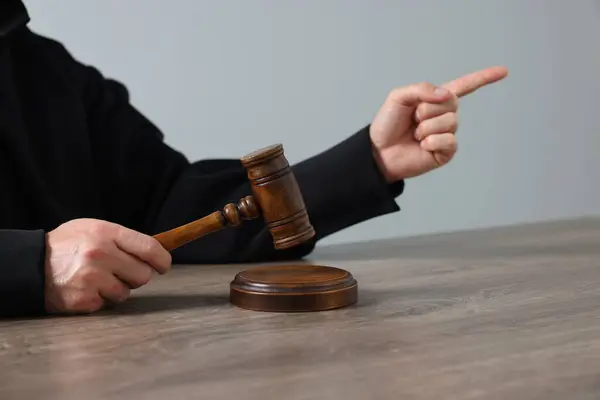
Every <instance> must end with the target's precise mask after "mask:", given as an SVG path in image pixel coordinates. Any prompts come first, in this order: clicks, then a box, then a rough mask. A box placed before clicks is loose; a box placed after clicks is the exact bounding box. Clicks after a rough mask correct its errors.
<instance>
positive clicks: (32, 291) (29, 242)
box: [0, 230, 46, 317]
mask: <svg viewBox="0 0 600 400" xmlns="http://www.w3.org/2000/svg"><path fill="white" fill-rule="evenodd" d="M45 249H46V235H45V232H44V231H41V230H36V231H22V230H0V277H2V279H0V316H2V317H22V316H30V315H34V316H35V315H40V314H43V313H44V310H45V307H44V255H45Z"/></svg>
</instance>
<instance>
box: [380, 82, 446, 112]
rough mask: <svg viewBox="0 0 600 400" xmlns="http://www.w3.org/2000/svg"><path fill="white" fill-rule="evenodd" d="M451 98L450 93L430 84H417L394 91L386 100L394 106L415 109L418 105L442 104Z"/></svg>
mask: <svg viewBox="0 0 600 400" xmlns="http://www.w3.org/2000/svg"><path fill="white" fill-rule="evenodd" d="M451 98H452V92H450V91H449V90H448V89H445V88H443V87H439V86H435V85H432V84H430V83H427V82H424V83H418V84H414V85H409V86H404V87H401V88H398V89H394V90H393V91H392V92H391V93H390V95H389V98H388V100H389V101H391V102H392V103H394V104H395V105H396V106H402V107H416V106H417V105H419V104H420V103H443V102H445V101H447V100H450V99H451Z"/></svg>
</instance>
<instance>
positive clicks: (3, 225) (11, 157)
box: [0, 0, 404, 316]
mask: <svg viewBox="0 0 600 400" xmlns="http://www.w3.org/2000/svg"><path fill="white" fill-rule="evenodd" d="M28 21H29V17H28V14H27V11H26V9H25V7H24V5H23V4H22V3H21V1H18V0H3V1H2V2H1V3H0V315H2V316H35V315H43V314H44V313H45V311H44V281H45V276H44V264H45V254H46V242H45V237H46V236H45V235H46V233H47V232H48V231H50V230H52V229H54V228H56V227H57V226H59V225H60V224H61V223H64V222H66V221H69V220H72V219H75V218H84V217H85V218H97V219H102V220H107V221H111V222H114V223H118V224H121V225H124V226H127V227H129V228H132V229H135V230H137V231H140V232H143V233H147V234H154V233H157V232H161V231H164V230H167V229H170V228H173V227H176V226H178V225H181V224H184V223H187V222H189V221H191V220H194V219H196V218H200V217H203V216H205V215H207V214H209V213H211V212H213V211H215V210H217V209H220V208H221V207H222V206H223V205H225V204H226V203H228V202H237V200H238V199H239V198H240V197H243V196H245V195H248V194H250V187H249V184H248V180H247V177H246V171H245V170H244V168H243V167H242V165H241V164H240V162H239V160H236V159H209V160H202V161H197V162H190V161H188V160H187V159H186V157H184V155H182V154H181V153H180V152H178V151H176V150H174V149H173V148H171V147H169V146H168V145H166V144H165V143H164V141H163V135H162V133H161V132H160V131H159V130H158V129H157V128H156V127H155V126H154V125H153V124H152V123H151V122H150V121H149V120H148V119H146V118H145V117H144V116H143V115H142V114H141V113H140V112H139V111H138V110H136V109H135V108H134V107H133V106H132V105H131V104H130V102H129V98H128V92H127V89H126V88H125V87H124V86H123V85H122V84H120V83H119V82H115V81H114V80H111V79H108V78H105V77H104V76H102V74H101V73H100V72H99V70H98V69H96V68H94V67H92V66H88V65H85V64H83V63H81V62H79V61H77V60H76V59H74V58H73V57H72V56H71V55H70V53H69V52H68V51H67V50H66V49H65V48H64V47H63V46H62V45H61V44H60V43H58V42H56V41H54V40H51V39H49V38H46V37H42V36H41V35H38V34H36V33H34V32H32V31H31V30H30V29H29V28H28V27H27V23H28ZM249 150H250V151H251V150H254V149H249ZM293 171H294V174H295V176H296V178H297V180H298V183H299V185H300V188H301V191H302V193H303V196H304V199H305V203H306V206H307V210H308V213H309V216H310V219H311V221H312V223H313V226H314V227H315V229H316V232H317V237H316V238H315V239H314V240H313V241H311V242H309V243H306V244H305V245H303V246H300V247H296V248H292V249H289V250H274V248H273V243H272V239H271V237H270V234H269V231H268V230H267V229H266V228H265V225H264V223H263V221H262V220H260V219H259V220H254V221H251V222H246V223H245V224H243V226H241V227H238V228H234V229H231V228H228V229H225V230H222V231H219V232H217V233H213V234H210V235H208V236H205V237H204V238H202V239H199V240H197V241H194V242H192V243H189V244H188V245H186V246H184V247H182V248H180V249H178V250H176V251H174V252H173V262H174V263H197V264H201V263H236V262H262V261H273V260H277V259H293V258H301V257H303V256H305V255H307V254H309V253H310V252H311V251H312V250H313V248H314V246H315V242H316V241H318V240H319V239H321V238H323V237H325V236H328V235H331V234H332V233H335V232H338V231H340V230H342V229H344V228H347V227H349V226H352V225H354V224H357V223H359V222H362V221H365V220H368V219H371V218H374V217H377V216H380V215H384V214H388V213H392V212H395V211H398V210H399V207H398V206H397V204H396V202H395V198H396V197H397V196H399V195H400V194H401V193H402V191H403V189H404V182H402V181H401V182H398V183H396V184H394V185H387V184H386V182H385V180H384V179H383V176H382V175H381V173H380V171H379V170H378V169H377V167H376V164H375V162H374V159H373V156H372V153H371V142H370V140H369V134H368V127H366V128H363V129H361V130H359V131H358V132H356V133H354V134H353V135H351V136H349V137H348V139H346V140H344V141H343V142H342V143H339V144H338V145H336V146H334V147H332V148H330V149H326V150H325V151H323V152H322V153H320V154H317V155H315V156H313V157H311V158H309V159H307V160H305V161H303V162H301V163H298V164H297V165H294V166H293Z"/></svg>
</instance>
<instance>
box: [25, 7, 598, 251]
mask: <svg viewBox="0 0 600 400" xmlns="http://www.w3.org/2000/svg"><path fill="white" fill-rule="evenodd" d="M26 4H27V5H28V7H29V10H30V12H31V15H32V18H33V22H32V25H31V26H32V27H33V28H35V29H36V30H38V31H39V32H41V33H44V34H47V35H51V36H53V37H55V38H57V39H59V40H61V41H63V42H64V43H65V44H66V45H67V46H68V47H69V48H70V49H71V51H72V52H73V54H74V55H75V56H76V57H77V58H79V59H80V60H82V61H85V62H88V63H93V64H95V65H96V66H98V67H99V68H100V69H101V70H102V71H103V72H104V73H105V74H107V75H109V76H111V77H116V78H118V79H120V80H122V81H123V82H125V83H126V84H127V86H128V87H129V88H130V90H131V92H132V95H133V101H134V103H135V104H136V105H137V106H138V107H139V108H140V109H141V110H142V111H143V112H144V113H145V114H146V115H148V116H150V117H151V119H152V120H153V121H154V122H155V123H157V124H158V125H159V126H160V127H161V128H162V129H163V130H164V132H165V133H166V135H167V141H168V143H169V144H171V145H172V146H174V147H176V148H178V149H180V150H184V152H185V153H186V154H187V155H188V156H189V157H190V158H193V159H196V158H204V157H222V156H223V157H238V156H240V155H242V154H244V153H246V152H248V151H250V150H254V149H255V148H257V147H259V146H262V145H265V144H270V143H272V142H283V143H284V145H285V147H286V149H287V154H288V158H289V159H290V161H292V162H295V161H299V160H301V159H303V158H305V157H309V156H311V155H313V154H314V153H316V152H319V151H321V150H323V149H324V148H326V147H328V146H330V145H333V144H335V143H336V142H338V141H340V140H342V139H344V138H345V137H346V136H348V135H350V134H352V133H353V132H354V131H355V130H357V129H359V128H360V127H362V126H363V125H365V124H366V123H368V122H369V121H370V120H371V118H372V117H373V115H374V113H375V112H376V111H377V109H378V107H379V106H380V104H381V102H382V100H383V99H384V97H385V96H386V94H387V92H388V91H389V90H390V89H392V88H393V87H395V86H400V85H406V84H409V83H412V82H418V81H422V80H427V81H430V82H433V83H443V82H445V81H446V80H449V79H452V78H454V77H456V76H459V75H461V74H464V73H467V72H470V71H473V70H476V69H479V68H483V67H486V66H488V65H496V64H503V65H506V66H508V67H509V69H510V77H509V79H508V80H506V81H505V82H504V83H502V84H500V85H497V86H494V87H490V88H488V89H486V90H484V91H481V92H478V93H476V94H474V95H471V96H470V97H467V98H465V99H464V100H463V102H462V106H461V107H462V108H461V127H460V131H459V133H458V139H459V152H458V154H457V157H456V159H455V160H454V161H453V162H452V163H451V164H450V165H448V166H447V167H445V168H443V169H441V170H438V171H436V172H434V173H431V174H429V175H426V176H423V177H420V178H418V179H414V180H411V181H409V182H408V186H407V191H406V194H405V195H404V196H402V197H401V198H400V199H399V202H400V205H401V207H402V209H403V211H402V212H401V213H398V214H397V215H393V216H388V217H383V218H378V219H376V220H373V221H370V222H368V223H364V224H362V225H359V226H356V227H353V228H351V229H348V230H346V231H344V232H342V233H340V234H338V235H335V236H334V237H332V238H330V239H329V240H327V242H342V241H349V240H362V239H369V238H374V237H385V236H392V235H412V234H421V233H427V232H436V231H447V230H458V229H465V228H473V227H484V226H490V225H504V224H510V223H516V222H522V221H535V220H541V219H549V218H563V217H568V216H579V215H586V214H599V213H600V185H599V183H600V179H599V177H600V173H599V167H598V159H599V155H600V129H599V128H598V127H599V124H598V121H599V115H600V77H599V74H600V6H599V5H598V2H597V1H593V0H577V1H564V0H528V1H525V0H512V1H510V0H496V1H492V0H488V1H477V0H471V1H468V0H461V1H456V0H455V1H447V0H435V1H433V0H428V1H412V0H411V1H409V0H404V1H400V0H397V1H383V0H379V1H374V0H368V1H367V0H362V1H358V0H328V1H322V0H321V1H317V0H313V1H291V0H287V1H280V0H271V1H268V0H254V1H247V0H235V1H234V0H228V1H207V0H204V1H203V0H170V1H164V0H127V1H122V0H85V1H81V0H52V1H48V0H29V1H27V2H26ZM209 140H215V141H216V144H215V145H213V146H209V145H208V144H207V143H208V141H209ZM320 141H323V143H321V144H320V143H318V142H320Z"/></svg>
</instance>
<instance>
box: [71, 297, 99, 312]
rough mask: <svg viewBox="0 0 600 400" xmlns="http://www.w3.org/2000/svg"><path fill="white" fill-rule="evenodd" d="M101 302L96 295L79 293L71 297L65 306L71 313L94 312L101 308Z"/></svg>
mask: <svg viewBox="0 0 600 400" xmlns="http://www.w3.org/2000/svg"><path fill="white" fill-rule="evenodd" d="M102 304H103V301H102V299H101V298H100V296H98V295H91V294H89V293H85V292H81V293H77V294H75V295H73V296H72V297H71V298H70V299H69V301H68V304H67V307H68V309H69V310H70V311H73V312H83V313H85V312H94V311H97V310H99V309H100V308H102Z"/></svg>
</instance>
